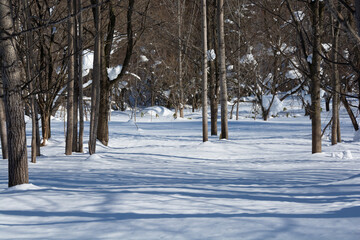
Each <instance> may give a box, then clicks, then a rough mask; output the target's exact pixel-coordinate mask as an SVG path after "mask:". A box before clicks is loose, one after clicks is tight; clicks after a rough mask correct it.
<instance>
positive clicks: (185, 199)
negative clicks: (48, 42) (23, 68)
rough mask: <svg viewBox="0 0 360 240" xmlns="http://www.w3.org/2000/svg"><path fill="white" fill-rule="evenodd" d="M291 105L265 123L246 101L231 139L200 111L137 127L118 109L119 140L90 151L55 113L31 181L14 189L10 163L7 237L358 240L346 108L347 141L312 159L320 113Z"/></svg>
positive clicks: (3, 171)
mask: <svg viewBox="0 0 360 240" xmlns="http://www.w3.org/2000/svg"><path fill="white" fill-rule="evenodd" d="M286 107H287V108H288V109H289V110H288V111H291V113H292V114H291V117H280V118H271V119H270V121H268V122H263V121H262V120H253V119H252V118H250V117H249V116H250V105H247V104H242V105H241V110H242V113H244V114H242V116H241V118H240V120H239V121H235V120H231V121H230V122H229V129H230V132H229V136H230V140H219V139H218V137H210V141H209V142H206V143H202V142H201V141H202V137H201V112H195V113H191V112H190V111H189V112H187V113H186V118H184V119H179V118H178V119H176V120H175V119H174V118H173V116H172V115H171V114H164V115H161V114H160V115H159V114H158V115H159V117H157V118H156V117H154V116H151V115H150V114H143V116H142V117H141V114H140V112H139V113H138V116H137V123H136V124H135V123H134V122H133V121H129V116H128V114H130V113H122V112H113V113H112V117H111V119H112V121H111V123H110V143H109V146H108V147H105V146H102V145H100V144H98V146H97V154H95V155H92V156H89V155H87V154H79V153H75V154H73V155H72V156H65V155H64V134H63V123H62V122H61V121H56V120H54V122H53V124H52V125H53V128H54V129H53V136H54V138H53V139H51V140H50V141H49V143H48V146H46V147H44V148H42V156H41V157H40V158H38V163H36V164H30V165H29V167H30V182H31V184H29V185H22V186H17V187H15V188H11V189H8V188H7V162H6V161H0V239H287V240H288V239H326V240H328V239H334V240H335V239H350V240H352V239H354V240H355V239H359V236H360V229H359V227H358V226H359V223H360V191H359V187H360V167H359V157H360V150H359V149H360V148H359V147H360V143H359V142H354V141H353V136H354V133H353V131H352V129H351V125H350V122H349V120H348V119H347V116H346V113H345V112H342V115H341V117H342V118H341V124H342V127H343V129H342V134H343V139H344V140H345V142H344V143H341V144H339V145H337V146H331V145H330V142H329V140H327V138H326V136H325V137H324V142H323V153H321V154H315V155H312V154H311V135H310V134H311V126H310V121H309V120H308V118H307V117H302V116H300V115H297V114H298V113H299V112H300V111H299V109H298V108H297V107H296V106H293V107H292V106H291V104H290V103H289V102H288V103H287V105H286ZM148 110H149V111H163V112H165V110H164V109H157V108H153V109H148ZM151 113H153V112H151ZM294 115H295V116H297V117H296V118H294V117H292V116H294ZM323 115H324V121H325V120H326V113H324V114H323ZM86 124H88V123H86ZM28 125H29V124H28ZM28 127H30V126H28ZM87 128H88V125H86V126H85V129H87ZM86 134H87V133H86ZM87 138H88V136H87V135H86V136H85V139H87ZM28 140H29V139H28ZM85 145H86V144H85Z"/></svg>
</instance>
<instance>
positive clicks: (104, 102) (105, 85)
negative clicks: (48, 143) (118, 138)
mask: <svg viewBox="0 0 360 240" xmlns="http://www.w3.org/2000/svg"><path fill="white" fill-rule="evenodd" d="M93 1H94V0H92V2H93ZM134 4H135V0H129V3H128V8H127V26H126V33H127V48H126V53H125V58H124V61H123V64H122V66H123V67H122V69H121V72H120V74H119V75H118V76H117V78H116V79H114V80H112V81H110V80H109V78H108V77H107V71H106V64H107V63H108V62H109V59H110V52H111V45H112V41H113V34H114V30H113V28H114V25H115V15H114V14H113V12H112V9H111V6H110V24H109V29H108V36H107V38H106V39H107V41H106V44H105V47H103V48H104V50H103V51H104V53H102V54H104V55H103V57H102V60H105V65H104V63H103V61H102V62H101V65H102V66H101V69H102V70H101V83H100V106H101V108H100V111H99V116H98V118H99V119H98V121H99V122H98V130H97V139H98V140H99V141H101V143H102V144H104V145H105V146H107V144H108V142H109V126H108V124H109V123H108V121H109V115H110V91H111V89H112V87H113V86H115V85H116V84H118V83H119V82H120V80H122V78H123V77H124V75H125V72H126V71H127V68H128V66H129V63H130V59H131V55H132V51H133V47H134V41H133V35H134V34H133V30H132V14H133V10H134ZM103 48H102V49H103ZM103 65H104V66H105V67H103Z"/></svg>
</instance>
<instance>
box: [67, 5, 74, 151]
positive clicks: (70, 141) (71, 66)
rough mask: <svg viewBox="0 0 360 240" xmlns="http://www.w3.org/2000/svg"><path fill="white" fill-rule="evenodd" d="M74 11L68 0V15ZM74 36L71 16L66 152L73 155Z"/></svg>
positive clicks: (69, 24)
mask: <svg viewBox="0 0 360 240" xmlns="http://www.w3.org/2000/svg"><path fill="white" fill-rule="evenodd" d="M73 13H74V6H73V0H68V15H69V16H71V15H72V14H73ZM74 36H75V26H74V19H73V17H70V18H69V20H68V83H67V84H68V85H67V88H68V96H67V130H66V146H65V154H66V155H71V154H72V150H73V134H74V63H75V57H74Z"/></svg>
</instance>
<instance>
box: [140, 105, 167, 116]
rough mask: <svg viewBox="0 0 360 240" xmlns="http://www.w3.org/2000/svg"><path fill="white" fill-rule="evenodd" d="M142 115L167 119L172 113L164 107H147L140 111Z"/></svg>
mask: <svg viewBox="0 0 360 240" xmlns="http://www.w3.org/2000/svg"><path fill="white" fill-rule="evenodd" d="M141 113H142V114H143V115H150V116H159V117H168V116H173V115H174V112H173V111H171V110H170V109H168V108H166V107H161V106H156V107H148V108H145V109H144V110H142V111H141Z"/></svg>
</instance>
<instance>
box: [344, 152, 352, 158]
mask: <svg viewBox="0 0 360 240" xmlns="http://www.w3.org/2000/svg"><path fill="white" fill-rule="evenodd" d="M343 158H344V159H352V158H353V156H352V154H351V151H350V150H346V151H344V152H343Z"/></svg>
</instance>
